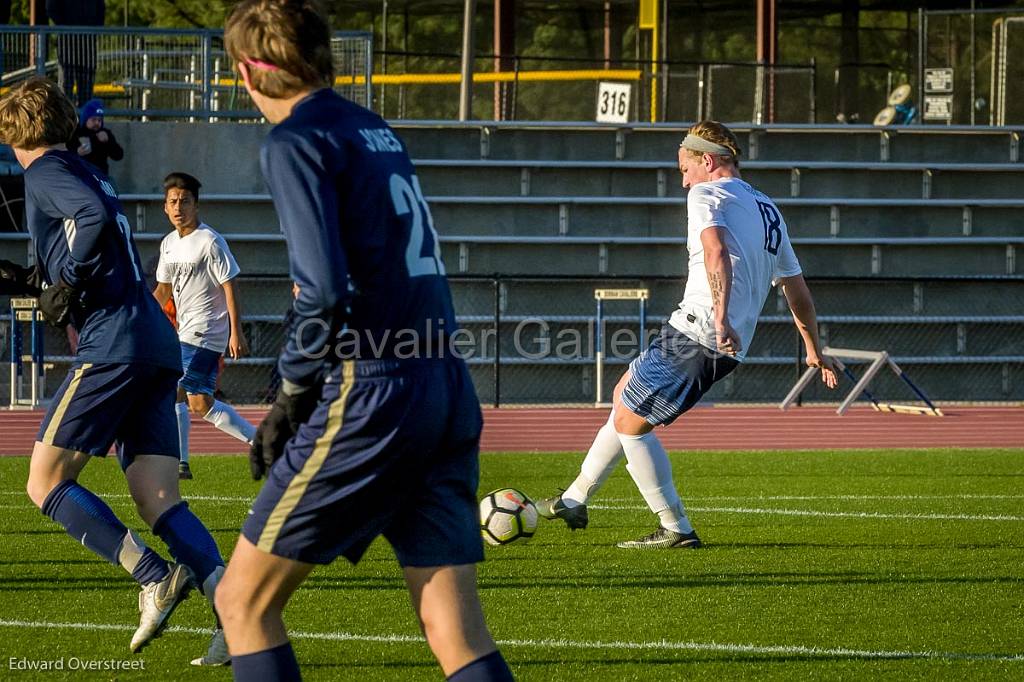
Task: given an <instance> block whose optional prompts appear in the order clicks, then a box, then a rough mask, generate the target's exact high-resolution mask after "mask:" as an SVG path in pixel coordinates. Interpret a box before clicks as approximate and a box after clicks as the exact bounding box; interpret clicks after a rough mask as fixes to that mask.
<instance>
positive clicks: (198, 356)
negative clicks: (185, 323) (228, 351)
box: [178, 343, 220, 395]
mask: <svg viewBox="0 0 1024 682" xmlns="http://www.w3.org/2000/svg"><path fill="white" fill-rule="evenodd" d="M181 366H182V368H183V369H184V373H183V374H182V376H181V381H179V382H178V385H179V386H180V387H181V389H182V390H183V391H185V393H188V394H189V395H199V394H205V395H213V394H214V393H215V392H216V391H217V374H218V373H219V372H220V353H218V352H217V351H215V350H210V349H209V348H200V347H199V346H193V345H192V344H190V343H183V344H181Z"/></svg>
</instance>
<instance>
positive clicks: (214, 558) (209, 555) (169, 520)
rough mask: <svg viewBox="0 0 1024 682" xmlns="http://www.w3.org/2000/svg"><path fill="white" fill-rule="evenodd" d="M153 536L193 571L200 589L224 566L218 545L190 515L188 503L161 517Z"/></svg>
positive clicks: (194, 517) (177, 505)
mask: <svg viewBox="0 0 1024 682" xmlns="http://www.w3.org/2000/svg"><path fill="white" fill-rule="evenodd" d="M153 532H154V533H156V534H157V536H158V537H159V538H160V539H161V540H163V541H164V542H165V543H167V547H168V548H169V549H170V550H171V555H172V556H174V558H175V559H176V560H177V561H180V562H181V563H183V564H185V565H186V566H188V567H189V568H191V569H192V572H193V573H195V576H196V582H197V583H199V585H202V584H203V581H205V580H206V578H207V577H209V575H210V574H211V573H213V572H214V570H216V569H217V567H218V566H223V565H224V559H222V558H221V556H220V550H219V549H217V543H216V542H215V541H214V539H213V536H212V535H210V531H208V530H207V529H206V526H204V525H203V522H202V521H200V520H199V519H198V518H197V517H196V515H195V514H193V513H192V512H191V511H189V508H188V502H179V503H178V504H176V505H174V506H173V507H171V508H170V509H168V510H167V511H165V512H164V513H163V514H161V515H160V518H159V519H157V521H156V523H155V524H153Z"/></svg>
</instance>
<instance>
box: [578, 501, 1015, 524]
mask: <svg viewBox="0 0 1024 682" xmlns="http://www.w3.org/2000/svg"><path fill="white" fill-rule="evenodd" d="M589 506H590V508H591V509H609V510H618V511H647V507H645V506H642V505H638V504H633V505H627V504H623V505H615V504H594V505H589ZM686 508H687V510H689V511H697V512H704V513H708V514H763V515H766V516H817V517H828V518H842V519H906V520H911V521H1024V516H1010V515H1008V514H894V513H889V512H842V511H837V512H831V511H816V510H812V509H759V508H750V507H691V506H689V505H687V507H686Z"/></svg>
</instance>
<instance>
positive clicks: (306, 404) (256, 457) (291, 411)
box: [249, 384, 321, 481]
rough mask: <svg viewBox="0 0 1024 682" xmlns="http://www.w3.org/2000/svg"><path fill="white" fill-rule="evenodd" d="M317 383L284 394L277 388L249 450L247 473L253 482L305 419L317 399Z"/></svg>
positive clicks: (318, 387)
mask: <svg viewBox="0 0 1024 682" xmlns="http://www.w3.org/2000/svg"><path fill="white" fill-rule="evenodd" d="M320 388H321V387H320V384H317V385H315V386H313V387H312V388H309V389H306V390H305V391H303V392H302V393H296V394H293V395H288V394H287V393H285V392H284V389H283V388H282V389H279V390H278V392H277V399H276V400H274V404H273V405H271V407H270V412H268V413H267V416H266V417H264V418H263V421H262V422H260V425H259V427H257V429H256V435H255V436H254V437H253V440H252V447H251V448H250V449H249V471H250V472H251V473H252V478H253V480H254V481H258V480H260V479H261V478H263V477H264V476H265V475H266V473H267V471H268V470H269V469H270V467H271V466H273V464H274V462H276V461H277V459H278V458H279V457H280V456H281V455H283V454H284V447H285V445H287V444H288V441H289V440H290V439H291V437H292V436H294V435H295V434H296V433H297V432H298V430H299V427H300V426H301V425H303V424H305V423H306V421H308V420H309V417H310V415H312V414H313V410H315V409H316V405H317V403H318V402H319V400H320Z"/></svg>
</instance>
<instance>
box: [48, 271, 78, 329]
mask: <svg viewBox="0 0 1024 682" xmlns="http://www.w3.org/2000/svg"><path fill="white" fill-rule="evenodd" d="M77 304H78V294H77V292H75V290H74V289H72V288H71V287H70V286H68V285H67V284H65V283H64V282H63V281H58V282H57V283H56V284H53V285H51V286H48V287H46V288H45V289H43V291H42V293H41V294H39V312H41V313H42V314H43V317H44V318H45V319H46V321H47V322H49V323H50V324H52V325H53V326H54V327H57V328H59V329H63V328H65V327H67V326H68V324H70V322H71V311H72V309H73V308H74V307H75V305H77Z"/></svg>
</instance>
